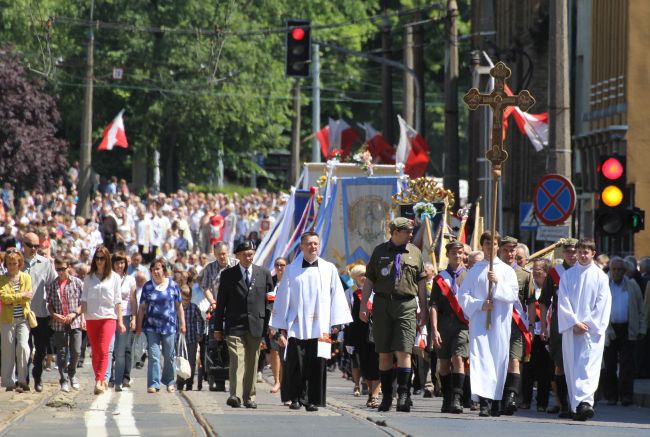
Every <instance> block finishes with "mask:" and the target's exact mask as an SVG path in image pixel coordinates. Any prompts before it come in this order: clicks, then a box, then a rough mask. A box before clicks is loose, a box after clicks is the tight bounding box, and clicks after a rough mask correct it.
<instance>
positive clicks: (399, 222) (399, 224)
mask: <svg viewBox="0 0 650 437" xmlns="http://www.w3.org/2000/svg"><path fill="white" fill-rule="evenodd" d="M389 227H390V231H391V232H393V231H401V230H402V229H413V220H410V219H407V218H406V217H397V218H396V219H394V220H392V221H391V222H390V225H389Z"/></svg>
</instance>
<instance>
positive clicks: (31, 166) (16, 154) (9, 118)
mask: <svg viewBox="0 0 650 437" xmlns="http://www.w3.org/2000/svg"><path fill="white" fill-rule="evenodd" d="M60 121H61V117H60V116H59V111H58V110H57V107H56V102H55V101H54V99H53V98H52V97H51V96H50V95H49V94H48V93H47V92H46V90H45V87H44V84H43V83H42V82H40V81H36V80H31V79H30V78H28V77H27V74H26V72H25V69H24V67H23V64H22V61H21V59H20V58H19V56H18V55H16V54H15V53H14V51H13V48H12V47H3V48H0V180H3V181H8V182H11V183H13V184H14V185H16V186H18V187H20V188H24V189H39V190H49V189H50V187H51V186H52V185H53V184H54V182H55V181H56V179H57V178H59V177H62V176H64V174H65V170H66V168H67V166H68V163H67V160H66V153H67V148H68V143H67V141H65V140H63V139H61V138H57V125H58V124H59V122H60Z"/></svg>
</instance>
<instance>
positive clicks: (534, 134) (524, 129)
mask: <svg viewBox="0 0 650 437" xmlns="http://www.w3.org/2000/svg"><path fill="white" fill-rule="evenodd" d="M483 56H484V57H485V59H486V61H487V63H488V64H489V65H490V67H494V63H493V62H492V59H490V57H489V56H488V55H487V53H485V52H483ZM503 90H504V91H505V92H506V94H507V95H509V96H512V95H514V94H513V92H512V90H511V89H510V87H509V86H508V85H505V87H504V88H503ZM511 115H513V116H514V117H515V122H516V123H517V127H518V128H519V132H521V133H522V134H524V135H526V136H527V137H528V139H529V140H530V142H531V143H532V144H533V147H534V148H535V150H536V151H537V152H539V151H540V150H542V149H543V148H544V147H547V146H548V112H543V113H541V114H529V113H527V112H524V111H522V110H521V109H519V108H518V107H517V106H509V107H508V108H506V110H505V112H504V113H503V137H504V138H505V135H506V131H507V130H508V118H509V117H510V116H511Z"/></svg>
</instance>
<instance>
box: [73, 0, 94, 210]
mask: <svg viewBox="0 0 650 437" xmlns="http://www.w3.org/2000/svg"><path fill="white" fill-rule="evenodd" d="M94 10H95V0H91V2H90V25H89V27H88V48H87V51H86V77H85V80H84V85H85V88H84V112H83V117H82V120H81V144H80V153H79V155H80V156H79V185H78V190H79V204H78V205H77V216H79V217H84V218H89V217H90V187H91V180H90V175H91V173H92V162H91V159H92V142H93V140H92V131H93V76H94V72H93V69H94V66H93V65H94V58H93V49H94V45H95V35H94V34H93V24H92V22H93V13H94V12H95V11H94Z"/></svg>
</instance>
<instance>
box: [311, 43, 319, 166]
mask: <svg viewBox="0 0 650 437" xmlns="http://www.w3.org/2000/svg"><path fill="white" fill-rule="evenodd" d="M318 48H319V47H318V44H312V45H311V67H312V72H311V78H312V87H311V90H312V91H311V129H312V132H313V134H314V138H312V140H311V162H320V145H319V143H318V138H316V132H318V131H319V130H320V53H319V52H318Z"/></svg>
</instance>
